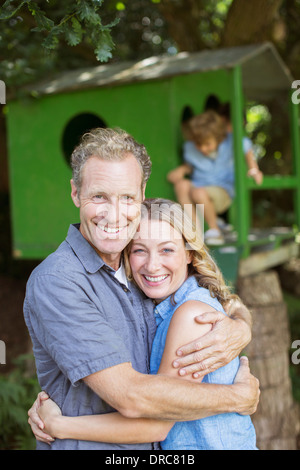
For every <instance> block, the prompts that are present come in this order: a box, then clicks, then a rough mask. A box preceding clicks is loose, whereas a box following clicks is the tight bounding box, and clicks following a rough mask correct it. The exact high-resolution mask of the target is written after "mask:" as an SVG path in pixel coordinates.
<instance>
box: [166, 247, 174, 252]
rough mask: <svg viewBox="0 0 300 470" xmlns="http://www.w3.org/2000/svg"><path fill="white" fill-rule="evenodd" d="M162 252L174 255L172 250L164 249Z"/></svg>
mask: <svg viewBox="0 0 300 470" xmlns="http://www.w3.org/2000/svg"><path fill="white" fill-rule="evenodd" d="M163 252H164V253H174V250H172V248H164V249H163Z"/></svg>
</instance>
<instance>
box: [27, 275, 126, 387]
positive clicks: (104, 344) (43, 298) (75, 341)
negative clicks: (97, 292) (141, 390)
mask: <svg viewBox="0 0 300 470" xmlns="http://www.w3.org/2000/svg"><path fill="white" fill-rule="evenodd" d="M29 292H30V295H28V299H27V303H28V304H29V305H30V323H31V328H32V330H33V331H34V334H35V335H36V337H37V339H38V341H39V342H40V344H42V345H43V348H44V349H45V350H46V351H47V353H48V354H49V355H50V356H51V358H52V359H53V360H54V361H55V363H56V364H57V365H58V367H59V368H60V369H61V371H62V372H63V374H64V375H66V376H67V377H68V379H69V380H70V381H71V383H73V385H75V384H76V382H77V381H78V380H80V379H82V378H83V377H86V376H88V375H90V374H92V373H94V372H97V371H99V370H102V369H106V368H108V367H112V366H114V365H117V364H120V363H123V362H130V354H129V352H128V350H127V348H126V346H125V345H124V342H123V340H122V338H121V337H120V336H119V335H118V334H117V333H116V332H115V331H114V330H113V328H112V327H111V326H110V325H109V324H108V322H107V320H106V317H105V314H104V312H100V311H99V309H98V308H97V307H96V305H95V304H94V303H93V302H92V301H91V300H90V298H89V297H88V295H87V293H86V292H85V291H84V289H83V287H82V286H81V285H80V284H79V283H76V282H72V281H70V280H68V279H64V278H63V279H62V278H61V277H58V276H55V275H47V276H43V275H42V276H38V277H36V278H35V279H34V281H33V282H32V283H31V285H30V286H29Z"/></svg>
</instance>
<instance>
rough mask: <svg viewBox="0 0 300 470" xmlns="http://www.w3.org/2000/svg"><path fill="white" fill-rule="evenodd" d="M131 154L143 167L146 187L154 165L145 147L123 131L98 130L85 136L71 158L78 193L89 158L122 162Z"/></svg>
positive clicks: (143, 178)
mask: <svg viewBox="0 0 300 470" xmlns="http://www.w3.org/2000/svg"><path fill="white" fill-rule="evenodd" d="M129 153H130V154H132V155H133V156H134V157H135V158H136V159H137V161H138V163H139V165H140V167H141V172H142V186H144V185H145V184H146V183H147V181H148V179H149V177H150V174H151V165H152V163H151V160H150V156H149V155H148V153H147V150H146V148H145V146H144V145H141V144H139V143H138V142H136V141H135V140H134V138H133V137H132V136H131V135H130V134H128V133H127V132H125V131H123V130H122V129H109V128H97V129H92V130H91V131H89V132H87V133H86V134H84V135H83V136H82V138H81V141H80V144H79V145H78V146H77V147H76V148H75V149H74V151H73V153H72V156H71V167H72V171H73V181H74V184H75V186H76V188H77V190H78V192H79V191H80V187H81V178H82V168H83V166H84V165H85V163H86V162H87V161H88V159H89V158H91V157H98V158H99V159H101V160H108V161H118V160H119V161H120V160H124V158H126V157H127V156H128V154H129Z"/></svg>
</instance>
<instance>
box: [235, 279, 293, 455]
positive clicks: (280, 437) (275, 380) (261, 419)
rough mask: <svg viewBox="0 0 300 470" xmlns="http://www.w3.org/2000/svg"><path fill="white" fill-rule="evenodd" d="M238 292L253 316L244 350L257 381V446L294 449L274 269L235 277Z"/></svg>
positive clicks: (283, 320) (286, 336) (285, 341)
mask: <svg viewBox="0 0 300 470" xmlns="http://www.w3.org/2000/svg"><path fill="white" fill-rule="evenodd" d="M237 290H238V293H239V295H240V297H241V299H242V300H243V302H244V303H245V304H246V305H247V307H248V308H249V309H250V311H251V313H252V317H253V339H252V341H251V343H250V344H249V346H247V348H246V350H245V353H246V355H247V356H248V358H249V362H250V368H251V371H252V373H253V374H254V375H255V376H256V377H257V378H258V379H259V381H260V389H261V396H260V403H259V406H258V409H257V412H256V413H255V414H254V415H253V417H252V418H253V423H254V426H255V429H256V433H257V445H258V447H259V449H261V450H296V428H297V424H298V423H297V421H298V416H299V415H298V406H297V404H295V403H294V402H293V397H292V390H291V380H290V376H289V364H290V358H289V350H290V346H291V338H290V332H289V322H288V315H287V307H286V305H285V303H284V301H283V296H282V290H281V286H280V282H279V278H278V275H277V273H276V272H275V271H267V272H262V273H260V274H256V275H254V276H249V277H243V278H239V279H238V282H237Z"/></svg>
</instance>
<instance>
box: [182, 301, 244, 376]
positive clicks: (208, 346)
mask: <svg viewBox="0 0 300 470" xmlns="http://www.w3.org/2000/svg"><path fill="white" fill-rule="evenodd" d="M225 311H226V313H227V315H228V316H226V315H224V314H223V313H221V312H207V313H204V314H201V315H198V316H195V321H196V322H197V323H201V324H207V323H210V324H211V326H212V328H211V331H209V332H208V333H207V334H205V335H204V336H202V337H201V338H198V339H196V340H195V341H192V342H190V343H188V344H185V345H183V346H181V347H180V348H179V349H178V350H177V357H176V358H174V361H173V367H174V368H175V369H177V370H178V373H179V375H181V376H184V375H188V374H193V377H194V378H198V377H203V376H204V375H206V374H208V373H210V372H213V371H215V370H217V369H218V368H219V367H223V366H224V365H226V364H228V363H229V362H230V361H232V359H234V358H235V357H237V356H238V355H239V354H240V353H241V352H242V351H243V349H244V348H245V347H246V346H247V345H248V344H249V343H250V341H251V337H252V334H251V329H252V317H251V313H250V312H249V310H248V309H247V307H246V306H245V305H244V304H243V303H242V302H241V301H240V300H234V301H232V302H230V303H229V304H228V306H227V307H226V308H225Z"/></svg>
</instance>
